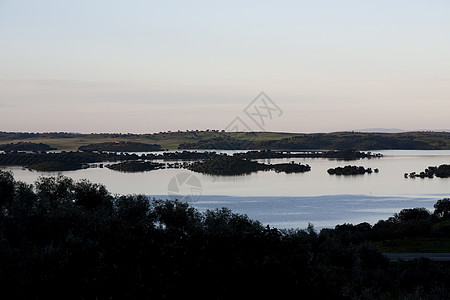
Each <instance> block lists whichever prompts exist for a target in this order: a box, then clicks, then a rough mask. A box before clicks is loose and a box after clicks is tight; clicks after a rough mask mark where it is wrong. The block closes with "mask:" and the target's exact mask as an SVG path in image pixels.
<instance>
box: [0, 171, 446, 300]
mask: <svg viewBox="0 0 450 300" xmlns="http://www.w3.org/2000/svg"><path fill="white" fill-rule="evenodd" d="M434 208H435V210H434V212H430V211H428V210H427V209H425V208H413V209H403V210H401V211H400V212H399V213H396V214H394V216H392V217H390V218H389V219H387V220H380V221H378V222H376V223H375V224H374V225H371V224H369V223H366V222H364V223H360V224H356V225H353V224H342V225H337V226H336V227H335V228H324V229H322V230H320V231H316V230H315V229H314V226H313V225H312V224H310V225H309V226H308V227H307V228H305V229H300V228H293V229H288V230H280V229H277V228H273V227H270V226H269V225H267V226H263V224H261V223H260V222H258V221H256V220H252V219H251V218H249V217H248V216H247V215H243V214H237V213H233V212H232V211H231V210H230V209H228V208H220V209H214V210H206V211H199V210H198V209H196V208H194V207H193V206H190V205H189V204H188V203H186V202H180V201H163V200H156V199H153V200H151V199H149V198H148V197H146V196H144V195H127V196H121V195H115V196H113V195H111V193H110V192H109V191H108V190H107V189H106V188H105V187H104V186H103V185H101V184H96V183H91V182H89V181H87V180H79V181H74V180H72V179H71V178H68V177H65V176H57V177H40V178H39V179H38V180H37V181H36V182H35V183H34V184H32V185H31V184H27V183H24V182H21V181H16V180H15V179H14V176H13V175H12V173H11V172H4V171H1V170H0V228H1V230H0V241H1V243H0V270H1V271H2V272H0V283H1V286H2V292H3V293H4V294H5V295H14V297H15V298H17V299H49V298H50V299H52V298H60V297H61V295H67V293H68V291H70V295H69V296H68V297H69V298H71V299H115V298H117V299H153V298H154V299H162V298H166V299H180V298H191V297H192V298H201V299H211V298H213V299H228V298H233V297H236V295H241V296H243V297H245V298H249V299H252V298H261V299H267V298H270V299H280V298H289V297H292V295H301V296H302V297H303V298H305V299H447V298H448V295H449V294H450V286H449V284H448V278H450V265H449V264H448V263H446V262H434V261H431V260H429V259H416V260H413V261H393V260H392V261H390V260H389V259H388V258H387V257H386V256H385V255H383V252H412V253H417V252H437V253H443V252H448V249H449V247H450V230H449V224H450V199H441V200H439V201H437V202H436V204H435V205H434ZM199 282H201V283H202V286H201V291H200V292H199V285H198V284H199ZM74 287H76V288H74ZM199 293H200V294H199Z"/></svg>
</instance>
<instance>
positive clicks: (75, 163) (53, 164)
mask: <svg viewBox="0 0 450 300" xmlns="http://www.w3.org/2000/svg"><path fill="white" fill-rule="evenodd" d="M137 159H139V156H137V155H135V154H123V155H121V154H114V153H92V152H60V153H23V152H10V153H3V154H0V165H3V166H23V167H26V168H29V169H33V170H38V171H67V170H78V169H82V168H86V167H89V166H88V164H90V163H98V162H102V161H119V160H137Z"/></svg>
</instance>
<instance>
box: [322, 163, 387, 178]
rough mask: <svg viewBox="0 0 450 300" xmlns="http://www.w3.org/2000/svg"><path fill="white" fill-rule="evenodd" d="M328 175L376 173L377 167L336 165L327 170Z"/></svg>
mask: <svg viewBox="0 0 450 300" xmlns="http://www.w3.org/2000/svg"><path fill="white" fill-rule="evenodd" d="M327 172H328V174H330V175H345V176H346V175H364V174H366V173H368V174H371V173H372V172H375V173H378V172H379V169H374V170H372V168H367V169H366V168H364V167H363V166H359V167H358V166H350V165H348V166H345V167H336V168H330V169H328V170H327Z"/></svg>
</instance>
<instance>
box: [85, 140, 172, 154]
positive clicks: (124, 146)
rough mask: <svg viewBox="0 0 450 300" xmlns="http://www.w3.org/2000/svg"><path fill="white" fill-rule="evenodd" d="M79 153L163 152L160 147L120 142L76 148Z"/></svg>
mask: <svg viewBox="0 0 450 300" xmlns="http://www.w3.org/2000/svg"><path fill="white" fill-rule="evenodd" d="M78 150H80V151H85V152H88V151H98V152H152V151H163V150H164V149H162V148H161V145H158V144H146V143H138V142H129V141H120V142H111V143H109V142H106V143H96V144H89V145H85V146H80V147H78Z"/></svg>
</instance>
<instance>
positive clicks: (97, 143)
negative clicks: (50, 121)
mask: <svg viewBox="0 0 450 300" xmlns="http://www.w3.org/2000/svg"><path fill="white" fill-rule="evenodd" d="M366 130H367V129H366ZM371 130H375V131H377V130H391V131H392V130H400V129H381V128H379V129H376V128H375V129H371ZM19 142H31V143H43V144H46V145H49V146H50V147H52V148H57V149H58V150H61V151H74V150H78V149H80V150H83V151H111V152H147V151H157V150H162V149H170V150H176V149H216V150H223V149H230V150H239V149H246V150H252V149H253V150H262V149H271V150H318V149H320V150H345V149H355V150H381V149H416V150H450V132H445V131H415V132H372V131H370V132H362V131H345V132H330V133H308V134H307V133H289V132H222V131H218V130H205V131H198V130H195V131H194V130H190V131H177V132H160V133H152V134H118V133H102V134H69V133H63V132H62V133H61V132H55V133H23V132H21V133H16V132H0V145H1V144H9V143H19ZM142 144H145V145H142ZM141 146H142V147H141Z"/></svg>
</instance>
